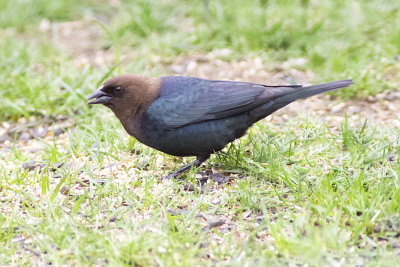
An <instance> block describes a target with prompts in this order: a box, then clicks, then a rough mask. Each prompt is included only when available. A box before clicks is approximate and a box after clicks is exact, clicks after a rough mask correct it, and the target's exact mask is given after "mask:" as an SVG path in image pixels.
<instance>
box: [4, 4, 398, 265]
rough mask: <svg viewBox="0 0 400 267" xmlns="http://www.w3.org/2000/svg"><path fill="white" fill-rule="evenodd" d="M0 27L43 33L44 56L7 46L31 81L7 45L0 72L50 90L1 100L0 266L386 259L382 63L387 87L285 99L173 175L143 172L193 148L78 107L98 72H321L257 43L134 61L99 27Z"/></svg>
mask: <svg viewBox="0 0 400 267" xmlns="http://www.w3.org/2000/svg"><path fill="white" fill-rule="evenodd" d="M114 2H115V3H113V5H118V2H119V1H114ZM102 21H103V19H100V22H102ZM183 31H189V30H187V29H183ZM38 33H40V37H37V35H38ZM108 34H109V33H108ZM1 35H3V36H5V37H6V38H9V39H10V40H11V39H13V40H17V41H19V42H24V41H23V40H25V41H27V42H34V43H36V44H33V45H38V46H39V47H40V46H43V47H44V46H45V45H43V40H51V43H52V44H55V46H56V47H57V50H55V51H53V50H52V48H51V49H49V51H47V50H46V51H47V52H46V51H44V52H37V50H35V49H37V48H32V49H33V50H32V51H35V52H36V53H39V54H40V53H42V54H40V55H42V56H43V55H48V54H49V55H51V56H48V58H49V61H50V62H51V63H48V62H47V61H44V62H41V61H40V59H36V58H33V57H32V58H31V57H30V56H29V54H30V53H29V51H31V50H29V51H28V53H27V54H28V55H24V56H23V60H26V58H28V60H26V61H31V62H33V64H32V65H33V67H32V66H31V65H29V64H28V67H26V68H27V69H29V70H30V71H31V72H32V73H34V74H35V75H39V74H41V75H43V76H40V79H38V80H36V78H34V77H32V76H30V73H29V71H27V73H25V71H24V70H22V71H21V69H23V68H24V67H21V68H20V67H18V66H19V65H18V64H21V65H22V66H25V65H24V64H25V63H23V61H22V60H21V57H19V55H13V56H12V58H13V59H14V60H15V61H17V60H21V62H22V63H18V62H17V63H18V64H17V65H15V64H14V63H10V65H11V66H13V70H12V71H10V72H9V74H7V76H6V77H5V81H6V82H5V83H10V81H11V80H12V82H13V85H15V84H17V85H18V86H21V87H24V86H25V85H26V86H27V87H29V90H27V91H25V93H27V92H28V94H32V95H35V94H36V93H37V90H36V89H35V88H36V87H35V86H36V85H38V86H39V87H41V86H42V87H41V88H40V89H39V91H40V90H41V91H40V92H43V91H45V92H46V94H51V93H52V90H54V91H56V92H57V93H56V94H60V95H62V96H63V99H62V100H61V102H60V100H58V99H57V98H56V96H55V98H51V97H50V99H49V100H48V101H53V102H52V103H55V105H56V106H57V108H53V107H51V105H50V104H48V106H49V107H47V106H45V105H46V104H45V103H46V101H43V102H40V101H41V100H40V99H38V100H36V99H35V100H31V101H26V100H20V99H19V98H18V100H15V101H14V100H12V96H13V95H12V93H8V94H4V96H3V98H4V99H5V100H7V99H10V101H9V102H6V104H4V106H0V109H1V110H2V111H4V112H5V113H6V114H7V116H6V117H3V121H2V122H1V125H0V152H1V156H0V166H1V167H0V171H1V174H2V175H1V176H0V177H1V178H0V179H1V180H0V211H1V213H0V225H1V226H2V228H1V229H2V230H1V232H0V242H1V246H0V247H2V249H0V263H1V264H6V265H28V264H29V265H31V264H37V265H46V264H55V265H100V266H103V265H109V264H112V265H135V266H148V265H157V266H158V265H160V266H171V265H178V266H204V265H229V266H232V265H240V266H243V265H247V266H253V265H260V266H265V265H271V264H274V265H291V266H293V265H317V266H320V265H327V266H343V265H346V266H347V265H358V266H363V265H369V264H371V265H389V264H394V263H396V262H398V260H399V259H400V239H399V237H400V223H399V221H400V218H399V211H400V189H399V184H400V180H399V174H400V167H399V158H398V155H399V151H400V150H399V139H398V136H399V132H400V121H399V119H398V115H397V112H396V111H397V107H398V106H399V105H400V87H399V85H398V83H397V81H398V80H399V79H400V77H399V75H398V72H397V71H396V70H399V69H400V63H399V62H398V61H396V60H394V61H393V62H392V63H391V64H390V66H386V65H385V66H386V67H385V68H384V70H383V71H380V74H379V75H381V78H382V79H383V80H385V81H386V82H388V83H389V84H391V90H378V93H377V94H369V93H363V95H361V96H357V93H356V94H352V97H349V96H348V95H347V94H346V93H345V92H342V93H338V94H324V95H320V96H315V97H312V98H309V99H305V100H299V101H297V102H295V103H292V104H291V105H289V106H287V107H285V108H283V109H282V110H280V111H278V112H276V113H274V114H273V115H271V116H269V117H268V118H266V119H264V120H263V121H261V122H259V123H257V125H255V126H254V127H253V128H251V129H250V130H249V132H248V134H247V135H246V136H245V137H243V138H242V139H240V140H238V141H236V142H234V144H233V145H230V146H228V147H227V149H226V150H224V151H223V152H222V153H219V154H217V155H215V156H213V157H212V158H211V159H210V160H209V161H208V162H206V163H205V164H203V166H202V167H200V168H199V169H195V170H192V171H191V172H189V174H188V175H186V176H185V179H184V180H183V181H174V180H160V179H159V178H160V177H161V176H163V175H165V174H167V173H169V172H171V171H173V170H176V169H177V168H179V166H181V165H182V164H184V163H187V162H189V161H190V160H192V159H193V158H185V159H181V158H177V157H172V156H168V155H165V154H163V153H161V152H157V151H154V150H152V149H150V148H147V147H145V146H144V145H142V144H140V143H138V142H137V141H136V140H135V139H133V138H131V137H129V136H128V135H127V134H126V133H125V132H124V130H123V128H122V127H121V125H120V124H119V122H118V121H117V119H116V118H115V117H114V116H113V114H112V113H111V112H110V111H109V110H107V109H106V108H104V107H100V106H94V107H87V106H86V103H85V97H86V96H87V95H88V94H90V92H92V91H93V90H95V88H96V86H97V85H98V84H97V83H98V81H99V80H100V79H101V77H102V75H104V73H105V72H106V71H107V69H111V70H113V69H119V71H122V72H124V71H127V72H128V71H140V72H143V73H147V74H149V75H158V74H162V75H191V76H197V77H203V78H209V79H227V80H241V81H250V82H258V83H267V84H272V85H276V84H288V83H301V84H308V83H315V82H316V81H321V80H322V77H321V73H316V72H315V71H313V70H312V68H310V67H309V65H308V61H309V60H310V59H309V58H307V57H295V58H291V59H287V60H282V61H280V62H276V63H272V62H270V61H267V60H265V57H263V56H262V55H261V56H260V54H262V52H254V51H249V52H248V53H242V54H241V55H240V56H239V57H237V56H235V54H236V53H237V51H235V50H234V49H231V48H216V49H212V51H201V50H196V51H195V52H193V53H187V52H180V53H178V54H177V55H176V56H170V55H166V56H165V57H161V56H159V55H150V56H148V55H146V56H145V57H146V58H149V59H146V60H147V61H143V62H142V61H140V60H141V59H140V56H141V53H142V52H143V51H144V50H145V49H143V48H141V49H133V48H132V47H125V46H122V47H120V48H117V47H116V46H115V44H114V45H111V46H110V45H109V43H107V42H105V41H104V32H103V31H102V25H101V23H94V22H93V21H92V20H87V19H80V20H74V21H63V22H51V21H50V20H48V19H47V18H45V19H42V20H40V21H39V22H38V23H37V29H36V31H34V32H33V33H31V32H29V31H28V32H22V33H12V32H11V33H9V32H7V31H6V30H3V31H2V32H1ZM154 38H158V37H157V36H154ZM111 39H112V38H111ZM76 40H79V41H76ZM119 40H124V39H119ZM10 42H12V41H10ZM111 43H112V41H111ZM12 44H13V47H14V48H13V49H14V51H19V50H18V49H21V51H22V50H23V48H20V47H18V42H15V43H12ZM2 45H3V46H4V47H5V48H8V46H7V45H4V44H2ZM46 49H47V48H46ZM3 50H7V49H3ZM39 50H40V49H39ZM4 53H6V52H4ZM18 53H20V54H21V55H23V54H24V52H14V54H18ZM3 57H4V55H3ZM4 58H5V57H4ZM58 61H60V63H57V62H58ZM132 62H134V63H135V64H134V66H132V65H131V63H132ZM12 64H14V65H12ZM105 65H106V66H107V68H105V69H104V66H105ZM5 66H6V65H5ZM49 66H50V67H51V68H52V70H51V71H50V72H51V73H50V74H48V72H49V70H47V68H49ZM54 66H56V67H54ZM138 66H139V67H138ZM141 66H142V67H141ZM136 68H139V70H137V69H136ZM140 68H141V69H140ZM368 68H369V67H368V66H367V67H366V69H368ZM372 68H374V67H372ZM7 71H8V69H7ZM53 72H54V74H53ZM99 73H100V74H99ZM17 75H19V76H17ZM379 75H378V76H379ZM20 76H23V77H24V79H25V80H23V81H21V83H14V82H15V80H17V81H19V77H20ZM43 77H45V78H51V79H52V81H51V82H49V83H42V80H43ZM343 78H344V77H343ZM345 78H354V79H355V80H357V77H345ZM325 81H327V80H325ZM358 86H360V85H358ZM49 87H50V89H49ZM5 90H7V89H5ZM341 90H342V91H345V90H348V89H341ZM351 90H352V89H349V91H351ZM362 90H364V91H365V92H370V91H369V89H365V88H362ZM364 91H363V92H364ZM21 92H22V91H21ZM56 94H55V95H56ZM356 96H357V97H356ZM36 97H37V98H41V97H42V98H43V95H41V94H37V96H36ZM20 98H22V97H20ZM28 99H29V98H28ZM31 99H32V97H31ZM24 101H25V102H24ZM32 102H35V103H32ZM35 105H36V106H35ZM71 106H75V107H77V108H76V109H72V108H71ZM32 109H33V110H34V111H32Z"/></svg>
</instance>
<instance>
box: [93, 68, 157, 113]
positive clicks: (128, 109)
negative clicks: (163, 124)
mask: <svg viewBox="0 0 400 267" xmlns="http://www.w3.org/2000/svg"><path fill="white" fill-rule="evenodd" d="M160 83H161V80H160V78H150V77H147V76H144V75H138V74H126V75H121V76H117V77H113V78H111V79H109V80H107V81H105V82H104V83H103V84H102V85H101V86H100V88H99V89H97V90H96V91H95V92H94V93H93V94H92V95H91V96H89V98H88V99H87V100H92V101H90V102H89V103H88V104H103V105H104V106H106V107H109V108H110V109H111V110H112V111H113V112H114V113H115V115H117V117H118V118H119V119H123V118H124V117H130V116H135V115H137V114H138V113H141V112H144V111H146V110H147V108H148V107H149V106H150V105H151V104H152V103H153V102H154V100H156V99H157V97H158V96H159V92H160Z"/></svg>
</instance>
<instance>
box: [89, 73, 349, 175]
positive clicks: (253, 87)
mask: <svg viewBox="0 0 400 267" xmlns="http://www.w3.org/2000/svg"><path fill="white" fill-rule="evenodd" d="M351 84H353V82H352V80H342V81H336V82H329V83H324V84H318V85H310V86H304V87H303V86H301V85H283V86H268V85H262V84H254V83H247V82H233V81H218V80H205V79H200V78H195V77H182V76H174V77H162V78H150V77H147V76H143V75H137V74H127V75H122V76H118V77H114V78H111V79H109V80H107V81H106V82H105V83H104V84H103V85H102V86H100V88H99V89H98V90H97V91H95V92H94V93H93V94H92V95H91V96H90V97H89V98H88V100H92V101H91V102H89V104H103V105H105V106H106V107H109V108H110V109H111V110H112V111H113V112H114V114H115V115H116V116H117V117H118V118H119V120H120V121H121V123H122V125H123V126H124V128H125V130H126V131H127V132H128V133H129V134H130V135H132V136H134V137H135V138H136V139H137V140H139V141H140V142H142V143H143V144H146V145H148V146H150V147H152V148H155V149H157V150H160V151H162V152H164V153H167V154H170V155H174V156H196V157H197V159H196V160H195V161H194V162H193V163H191V164H187V165H185V166H184V167H183V168H181V169H179V170H178V171H176V172H174V173H172V174H170V175H169V177H176V176H178V175H180V174H181V173H182V172H184V171H186V170H188V169H190V168H191V166H194V167H197V166H200V164H201V163H203V162H204V161H206V160H207V159H208V158H209V157H210V155H211V154H212V153H214V152H217V151H220V150H221V149H223V148H224V147H225V145H226V144H228V143H230V142H232V141H233V140H235V139H237V138H240V137H241V136H243V135H244V134H245V132H246V130H247V129H248V128H249V127H250V126H252V125H253V124H254V123H255V122H257V121H258V120H261V119H262V118H265V117H266V116H268V115H270V114H271V113H272V112H274V111H276V110H278V109H280V108H282V107H284V106H286V105H287V104H289V103H291V102H293V101H295V100H297V99H300V98H306V97H309V96H313V95H316V94H320V93H323V92H326V91H330V90H335V89H338V88H342V87H347V86H349V85H351ZM93 99H94V100H93Z"/></svg>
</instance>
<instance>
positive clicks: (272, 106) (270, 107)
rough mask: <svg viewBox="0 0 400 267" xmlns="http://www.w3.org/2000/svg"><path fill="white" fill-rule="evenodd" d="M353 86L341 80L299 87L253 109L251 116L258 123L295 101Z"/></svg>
mask: <svg viewBox="0 0 400 267" xmlns="http://www.w3.org/2000/svg"><path fill="white" fill-rule="evenodd" d="M352 84H353V81H352V80H342V81H335V82H328V83H323V84H317V85H310V86H304V87H300V88H299V89H297V88H296V90H294V91H292V92H290V93H287V94H285V95H282V96H280V97H277V98H275V99H274V100H271V101H270V102H268V103H266V104H264V105H262V106H261V107H259V108H257V109H254V110H253V111H252V116H253V118H254V121H258V120H260V119H262V118H265V117H266V116H268V115H270V114H271V113H273V112H275V111H277V110H278V109H280V108H283V107H284V106H286V105H288V104H290V103H292V102H293V101H295V100H297V99H302V98H307V97H310V96H313V95H318V94H321V93H324V92H327V91H332V90H336V89H339V88H343V87H348V86H350V85H352Z"/></svg>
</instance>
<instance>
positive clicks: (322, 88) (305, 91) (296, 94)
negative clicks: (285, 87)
mask: <svg viewBox="0 0 400 267" xmlns="http://www.w3.org/2000/svg"><path fill="white" fill-rule="evenodd" d="M352 84H353V80H341V81H336V82H329V83H323V84H316V85H310V86H304V87H301V88H300V89H298V90H295V91H293V92H292V93H289V94H286V95H284V96H281V97H278V98H276V99H274V102H276V103H282V104H284V103H286V105H287V104H289V103H291V102H293V101H295V100H297V99H301V98H307V97H310V96H313V95H318V94H321V93H324V92H327V91H332V90H336V89H339V88H343V87H348V86H350V85H352Z"/></svg>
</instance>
